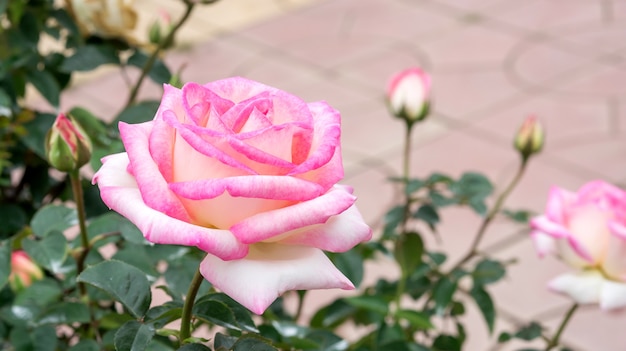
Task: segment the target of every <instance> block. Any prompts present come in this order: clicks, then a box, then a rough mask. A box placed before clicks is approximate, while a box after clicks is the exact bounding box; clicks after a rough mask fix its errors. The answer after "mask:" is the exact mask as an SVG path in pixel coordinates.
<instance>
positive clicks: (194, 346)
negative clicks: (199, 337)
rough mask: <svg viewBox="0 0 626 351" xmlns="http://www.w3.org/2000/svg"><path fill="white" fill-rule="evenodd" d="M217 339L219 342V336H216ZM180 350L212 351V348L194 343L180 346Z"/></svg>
mask: <svg viewBox="0 0 626 351" xmlns="http://www.w3.org/2000/svg"><path fill="white" fill-rule="evenodd" d="M218 335H221V334H218ZM215 339H216V341H215V342H217V336H216V337H215ZM216 349H217V347H216ZM178 351H211V349H210V348H209V347H207V346H205V345H202V344H198V343H193V344H186V345H184V346H183V347H181V348H179V349H178Z"/></svg>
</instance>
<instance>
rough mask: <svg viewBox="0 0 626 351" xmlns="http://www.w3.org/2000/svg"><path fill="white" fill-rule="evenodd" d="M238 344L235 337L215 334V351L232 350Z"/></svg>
mask: <svg viewBox="0 0 626 351" xmlns="http://www.w3.org/2000/svg"><path fill="white" fill-rule="evenodd" d="M235 342H237V338H236V337H234V336H229V335H224V334H222V333H217V334H215V342H214V344H213V347H214V348H215V350H216V351H217V350H230V349H231V348H232V347H233V345H235Z"/></svg>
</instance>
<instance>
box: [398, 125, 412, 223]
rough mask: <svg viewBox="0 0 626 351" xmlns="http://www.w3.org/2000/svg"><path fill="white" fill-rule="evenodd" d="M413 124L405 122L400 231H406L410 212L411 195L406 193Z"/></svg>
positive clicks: (409, 174) (409, 172) (409, 170)
mask: <svg viewBox="0 0 626 351" xmlns="http://www.w3.org/2000/svg"><path fill="white" fill-rule="evenodd" d="M412 130H413V124H410V123H407V126H406V134H405V135H404V152H403V155H402V178H403V180H404V193H405V196H406V200H405V204H404V217H403V218H402V227H401V228H402V232H403V233H406V226H407V223H408V222H409V216H410V214H411V195H410V194H408V192H407V191H406V190H407V187H408V186H409V178H410V176H411V131H412Z"/></svg>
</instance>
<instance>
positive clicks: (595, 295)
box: [548, 271, 604, 304]
mask: <svg viewBox="0 0 626 351" xmlns="http://www.w3.org/2000/svg"><path fill="white" fill-rule="evenodd" d="M603 284H604V278H603V277H602V274H601V273H600V272H597V271H585V272H580V273H577V274H573V273H566V274H563V275H560V276H558V277H556V278H554V279H552V281H550V283H549V284H548V287H549V288H550V289H551V290H553V291H555V292H558V293H562V294H565V295H568V296H569V297H571V298H572V299H574V301H576V302H578V303H581V304H589V303H598V302H599V301H600V294H601V290H602V285H603Z"/></svg>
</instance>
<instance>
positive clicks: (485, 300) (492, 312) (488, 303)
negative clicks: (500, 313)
mask: <svg viewBox="0 0 626 351" xmlns="http://www.w3.org/2000/svg"><path fill="white" fill-rule="evenodd" d="M470 295H471V296H472V298H473V299H474V301H476V305H477V306H478V309H479V310H480V312H481V313H482V315H483V318H485V323H487V328H489V334H491V333H493V327H494V323H495V321H496V308H495V307H494V305H493V300H492V299H491V296H490V295H489V293H488V292H487V291H486V290H484V289H483V288H482V287H481V286H476V285H475V286H474V287H473V288H472V290H471V291H470Z"/></svg>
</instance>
